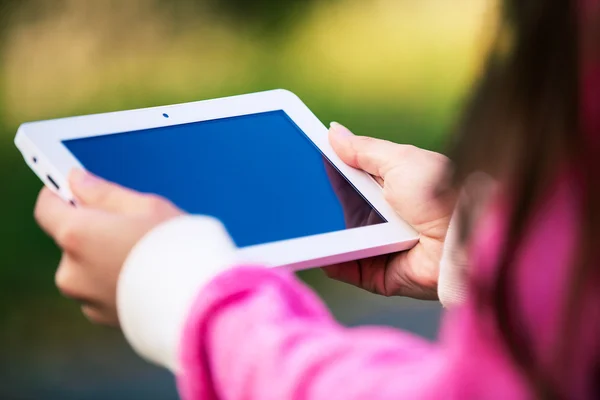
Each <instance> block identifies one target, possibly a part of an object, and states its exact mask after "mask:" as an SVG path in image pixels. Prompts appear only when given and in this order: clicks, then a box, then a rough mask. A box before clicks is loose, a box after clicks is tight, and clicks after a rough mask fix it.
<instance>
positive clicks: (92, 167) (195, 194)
mask: <svg viewBox="0 0 600 400" xmlns="http://www.w3.org/2000/svg"><path fill="white" fill-rule="evenodd" d="M63 144H64V145H65V146H66V147H67V148H68V150H69V151H71V153H73V155H74V156H75V157H76V158H77V159H78V160H79V161H80V162H81V164H82V165H83V166H84V167H85V168H86V169H87V170H89V171H90V172H92V173H94V174H96V175H98V176H101V177H103V178H105V179H108V180H110V181H113V182H116V183H118V184H121V185H123V186H125V187H128V188H131V189H134V190H137V191H140V192H144V193H155V194H158V195H161V196H163V197H165V198H167V199H169V200H171V201H172V202H173V203H174V204H176V205H177V206H178V207H180V208H181V209H183V210H185V211H187V212H189V213H192V214H203V215H211V216H214V217H216V218H218V219H219V220H221V221H222V222H223V223H224V224H225V226H226V228H227V230H228V231H229V233H230V234H231V236H232V238H233V240H234V242H235V243H236V244H237V245H238V246H239V247H245V246H252V245H257V244H262V243H268V242H274V241H279V240H285V239H293V238H299V237H303V236H309V235H315V234H320V233H327V232H334V231H340V230H344V229H349V228H355V227H359V226H365V225H374V224H379V223H383V222H386V221H385V220H384V219H383V217H381V215H380V214H379V213H377V211H375V210H374V209H373V207H372V206H371V205H370V204H369V203H368V202H367V201H366V200H365V199H364V198H363V197H362V196H361V195H360V194H359V193H358V192H357V191H356V190H355V188H354V187H353V186H352V185H351V184H350V183H349V182H348V181H347V180H346V179H345V178H344V177H343V176H342V175H341V174H340V172H339V171H338V170H337V169H336V168H335V167H334V166H333V165H332V164H331V163H330V162H329V161H328V160H327V159H326V158H325V157H324V156H323V154H322V153H321V152H320V150H319V149H318V148H317V147H316V146H315V145H314V144H313V143H312V141H310V139H309V138H308V137H307V136H306V135H305V134H304V132H302V131H301V130H300V128H298V126H297V125H296V124H295V123H294V122H293V121H292V120H291V119H290V118H289V117H288V116H287V114H286V113H285V112H284V111H272V112H266V113H260V114H251V115H245V116H237V117H231V118H223V119H218V120H210V121H202V122H195V123H190V124H183V125H175V126H168V127H161V128H153V129H147V130H140V131H134V132H123V133H114V134H110V135H102V136H95V137H89V138H82V139H72V140H66V141H64V142H63Z"/></svg>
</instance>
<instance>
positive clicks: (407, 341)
mask: <svg viewBox="0 0 600 400" xmlns="http://www.w3.org/2000/svg"><path fill="white" fill-rule="evenodd" d="M572 189H573V188H571V187H570V184H569V181H568V180H566V179H564V180H562V181H561V182H560V183H559V184H557V186H556V188H555V190H553V195H552V196H551V197H550V198H549V199H548V202H547V203H546V205H545V208H544V209H543V211H542V216H541V217H540V218H539V219H538V222H537V224H536V226H535V227H534V228H535V232H536V234H532V235H529V237H530V240H529V242H528V243H527V245H526V247H525V248H526V249H527V250H526V251H525V252H524V253H523V254H522V255H521V257H520V264H519V267H520V268H519V270H518V271H519V274H518V275H519V276H518V280H517V281H516V282H514V284H515V285H516V288H517V292H518V295H519V298H518V302H519V304H520V305H521V307H522V309H523V310H524V313H525V316H526V320H527V321H529V323H528V325H527V326H526V327H523V328H524V329H527V330H528V331H529V332H532V334H533V336H534V337H535V338H536V345H537V348H536V350H537V351H538V352H539V353H538V354H539V355H540V357H542V358H543V356H544V354H545V351H544V350H545V349H547V348H549V347H551V346H553V344H554V340H555V338H556V325H555V324H556V323H557V321H556V316H557V315H558V313H557V310H558V309H559V303H560V301H561V300H562V299H561V296H560V294H561V293H562V289H563V287H564V279H565V278H564V277H565V274H566V272H567V270H568V268H569V266H570V265H571V254H570V249H571V248H572V246H573V244H574V243H575V241H576V240H577V237H576V236H575V231H576V230H575V228H576V227H575V225H574V222H573V221H576V218H575V215H574V210H575V208H574V201H575V199H574V197H573V193H575V191H574V190H572ZM485 215H486V216H485V218H483V220H482V222H481V226H480V227H479V229H478V233H477V235H476V237H477V238H478V241H477V242H478V243H477V246H475V248H477V249H479V251H476V252H474V254H473V256H472V259H473V260H474V265H477V267H478V268H477V269H476V274H477V276H478V277H479V278H481V279H483V280H484V281H485V280H486V279H490V277H491V275H492V273H493V271H492V270H491V269H490V268H489V265H491V261H492V260H495V259H496V258H497V256H498V254H497V250H498V243H499V240H498V239H499V237H500V236H499V235H501V233H502V229H503V226H502V223H501V220H500V219H499V215H500V213H499V210H490V211H489V212H487V213H486V214H485ZM198 238H202V240H201V241H199V239H198ZM198 243H203V244H205V245H203V246H198ZM235 264H236V260H235V249H234V248H233V245H232V244H231V241H230V240H229V239H228V237H227V235H226V233H225V231H224V229H223V228H222V226H221V225H220V224H218V223H217V222H215V221H213V220H211V219H208V218H206V217H183V218H180V219H177V220H174V221H171V222H168V223H166V224H164V225H162V226H160V227H159V228H157V229H155V230H154V231H153V232H151V233H150V234H149V235H148V236H147V237H145V238H144V239H143V240H142V241H141V242H140V243H139V244H138V245H137V247H136V248H135V249H134V251H133V252H132V254H131V255H130V257H129V259H128V261H127V263H126V265H125V267H124V270H123V272H122V275H121V278H120V283H119V296H118V303H119V313H120V318H121V324H122V327H123V330H124V333H125V335H126V337H127V338H128V340H129V341H130V343H131V344H132V346H133V347H134V349H136V350H137V351H138V352H139V353H140V354H141V355H142V356H144V357H146V358H147V359H148V360H150V361H153V362H155V363H158V364H161V365H164V366H167V367H168V368H170V369H171V370H172V371H173V372H174V373H175V374H176V375H177V380H178V387H179V391H180V394H181V397H182V398H183V399H187V400H194V399H248V400H251V399H332V398H334V399H399V398H407V399H415V398H419V399H440V398H444V399H480V398H486V399H524V398H528V397H529V395H530V394H529V392H528V389H527V386H526V384H525V383H524V381H523V379H522V377H521V375H520V373H519V372H518V371H517V370H516V368H515V367H514V365H513V364H512V362H511V360H510V359H509V358H508V357H507V356H506V352H505V350H504V349H503V347H502V345H501V342H500V341H499V338H498V333H497V331H496V329H495V327H494V326H493V324H492V323H490V321H489V320H488V319H487V318H486V317H485V316H484V315H482V314H480V313H479V312H477V311H476V309H475V307H474V304H472V302H470V301H469V300H467V301H466V303H464V304H463V305H460V306H457V307H454V308H451V309H449V310H448V311H447V314H446V315H445V317H444V323H443V329H442V332H441V334H440V339H439V341H437V342H435V343H430V342H427V341H425V340H423V339H421V338H419V337H415V336H414V335H412V334H409V333H406V332H402V331H398V330H394V329H389V328H384V327H364V328H353V329H349V328H345V327H342V326H340V325H339V324H338V323H337V322H336V321H334V320H333V319H332V317H331V315H330V314H329V312H328V311H327V309H326V308H325V307H324V305H323V304H322V302H321V301H320V299H319V298H318V297H316V296H315V295H314V294H313V293H312V292H311V291H310V290H309V289H308V288H307V287H305V286H304V285H303V284H302V283H300V282H299V281H298V280H297V279H295V277H294V276H293V275H292V274H291V273H289V272H287V271H285V270H281V269H269V268H264V267H261V266H258V267H251V266H245V267H235V268H230V266H231V265H235ZM237 264H238V265H239V261H237ZM468 298H469V297H468V296H467V299H468ZM595 300H596V301H594V302H593V303H590V305H591V307H590V309H589V310H588V311H589V312H591V313H596V314H594V315H596V316H598V315H599V314H598V305H599V304H600V302H598V301H597V300H598V297H597V296H596V297H595ZM592 306H593V307H592ZM590 315H592V314H590ZM599 334H600V332H586V331H584V334H582V335H581V348H580V349H581V352H579V353H578V354H576V357H577V359H578V363H577V366H578V367H577V368H575V369H573V370H570V371H563V372H562V373H563V380H564V383H565V385H566V387H567V388H568V390H569V393H572V395H573V396H572V398H573V399H584V398H586V394H587V393H590V385H591V384H592V382H588V381H585V380H584V379H582V377H584V376H586V374H584V373H583V372H584V371H586V370H587V369H588V368H590V363H591V362H593V361H595V360H598V359H599V358H598V357H599V356H600V351H599V350H600V349H599V347H598V342H599V341H598V340H597V338H598V337H600V336H599Z"/></svg>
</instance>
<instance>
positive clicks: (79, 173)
mask: <svg viewBox="0 0 600 400" xmlns="http://www.w3.org/2000/svg"><path fill="white" fill-rule="evenodd" d="M71 179H73V182H74V183H75V184H77V185H79V186H94V185H96V184H97V183H98V182H99V181H100V180H99V179H98V178H96V177H95V176H94V175H92V174H90V173H89V172H86V171H84V170H82V169H75V170H73V172H71Z"/></svg>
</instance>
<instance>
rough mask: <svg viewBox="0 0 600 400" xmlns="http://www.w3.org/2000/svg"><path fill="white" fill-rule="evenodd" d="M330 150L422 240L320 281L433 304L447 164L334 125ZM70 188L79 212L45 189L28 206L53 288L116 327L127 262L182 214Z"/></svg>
mask: <svg viewBox="0 0 600 400" xmlns="http://www.w3.org/2000/svg"><path fill="white" fill-rule="evenodd" d="M330 142H331V144H332V146H333V148H334V149H335V151H336V152H337V154H338V155H339V156H340V158H341V159H342V160H343V161H344V162H346V163H347V164H349V165H350V166H352V167H355V168H358V169H362V170H364V171H366V172H368V173H370V174H371V175H373V176H374V177H375V178H376V180H377V181H378V182H379V183H380V185H381V186H382V187H383V192H384V195H385V198H386V199H387V201H388V202H389V203H390V204H391V205H392V206H393V207H394V209H395V210H396V211H397V212H398V213H399V214H400V216H401V217H402V218H404V220H406V221H407V222H408V223H409V224H411V225H412V226H413V227H414V228H415V229H416V230H417V231H418V232H420V234H421V238H420V242H419V244H417V246H415V247H414V248H413V249H411V250H409V251H406V252H402V253H399V254H394V255H387V256H381V257H374V258H371V259H366V260H360V261H354V262H349V263H344V264H340V265H334V266H330V267H326V268H324V270H325V272H326V273H327V275H328V276H330V277H331V278H334V279H338V280H340V281H343V282H347V283H350V284H352V285H356V286H359V287H361V288H363V289H366V290H369V291H372V292H374V293H379V294H383V295H387V296H391V295H404V296H411V297H415V298H420V299H435V298H437V277H438V264H439V260H440V257H441V252H442V246H443V241H444V238H445V235H446V230H447V228H448V223H449V220H450V216H451V213H452V209H453V207H454V201H455V199H454V196H453V195H452V194H448V195H447V196H446V197H444V198H438V197H436V196H434V188H435V186H436V184H437V182H438V181H439V178H440V174H441V173H443V171H444V170H445V168H447V165H448V160H447V159H446V158H445V157H444V156H442V155H440V154H438V153H433V152H429V151H426V150H422V149H418V148H416V147H413V146H405V145H399V144H394V143H391V142H387V141H382V140H377V139H372V138H368V137H359V136H354V135H352V134H351V133H350V132H349V131H348V130H347V129H346V128H344V127H343V126H341V125H339V124H332V129H331V130H330ZM407 171H410V173H408V172H407ZM69 184H70V187H71V190H72V192H73V194H74V196H75V198H76V199H77V201H78V204H79V206H78V207H73V206H71V205H70V204H67V203H65V202H64V201H62V200H61V199H60V198H59V197H57V196H56V195H54V194H53V193H52V192H51V191H50V190H48V189H47V188H44V189H42V191H41V192H40V195H39V197H38V200H37V203H36V206H35V218H36V221H37V222H38V224H39V225H40V227H41V228H42V229H43V230H44V231H45V232H46V233H47V234H48V235H49V236H50V237H51V238H52V239H53V240H54V241H55V242H56V244H57V245H58V246H59V247H60V249H61V250H62V259H61V262H60V265H59V266H58V269H57V271H56V285H57V287H58V289H59V290H60V291H61V293H62V294H63V295H65V296H66V297H69V298H72V299H74V300H77V301H79V302H80V303H81V304H82V306H81V308H82V312H83V313H84V314H85V316H86V317H87V318H88V319H90V320H91V321H93V322H95V323H99V324H105V325H113V326H117V325H118V316H117V310H116V287H117V281H118V277H119V273H120V270H121V267H122V265H123V263H124V262H125V259H126V258H127V255H128V254H129V253H130V251H131V249H132V248H133V246H135V244H136V243H137V242H138V241H139V240H140V239H141V238H142V237H143V236H144V235H145V234H146V233H148V232H149V231H150V230H152V229H153V228H154V227H156V226H157V225H159V224H161V223H163V222H165V221H167V220H169V219H171V218H175V217H177V216H180V215H182V214H183V212H182V211H181V210H179V209H178V208H177V207H175V206H174V205H173V204H171V203H170V202H169V201H167V200H165V199H163V198H161V197H158V196H155V195H149V194H144V193H137V192H134V191H131V190H128V189H125V188H123V187H120V186H118V185H116V184H113V183H110V182H107V181H104V180H102V179H100V178H98V177H96V176H93V175H91V174H89V173H87V172H84V171H81V170H75V171H73V172H72V173H71V175H70V177H69ZM342 204H343V201H342ZM350 217H351V216H347V218H350Z"/></svg>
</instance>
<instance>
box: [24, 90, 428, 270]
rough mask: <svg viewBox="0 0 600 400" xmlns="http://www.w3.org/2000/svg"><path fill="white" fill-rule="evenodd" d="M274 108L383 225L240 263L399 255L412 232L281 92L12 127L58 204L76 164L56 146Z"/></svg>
mask: <svg viewBox="0 0 600 400" xmlns="http://www.w3.org/2000/svg"><path fill="white" fill-rule="evenodd" d="M277 110H283V111H284V112H285V113H286V114H287V115H288V116H289V117H290V118H291V119H292V120H293V121H294V122H295V123H296V125H298V127H299V128H300V129H301V130H302V131H303V132H304V133H305V134H306V135H307V136H308V138H309V139H310V140H311V141H312V142H313V143H314V144H315V145H317V147H318V148H319V149H320V150H321V151H322V152H323V154H324V155H325V156H326V157H327V158H328V159H329V160H330V161H331V162H332V163H333V164H334V165H335V166H336V167H337V168H338V169H339V171H340V172H341V173H342V174H343V175H345V176H346V178H347V179H348V180H349V181H350V182H351V183H352V184H353V185H354V186H355V187H356V188H357V189H358V190H359V191H360V192H361V193H362V194H363V196H364V197H365V198H366V199H367V200H368V201H369V202H370V203H371V205H372V206H373V207H375V209H376V210H377V211H378V212H379V213H380V214H381V215H382V216H383V217H384V218H385V219H386V220H387V221H388V222H387V223H382V224H378V225H371V226H365V227H360V228H353V229H348V230H344V231H339V232H331V233H324V234H319V235H314V236H308V237H302V238H298V239H290V240H283V241H278V242H273V243H266V244H261V245H256V246H251V247H244V248H241V249H240V252H241V257H242V259H244V260H245V261H247V262H251V263H255V262H256V263H264V264H266V265H271V266H287V267H290V268H292V269H304V268H311V267H318V266H325V265H329V264H333V263H339V262H344V261H350V260H356V259H361V258H366V257H370V256H375V255H380V254H386V253H391V252H396V251H401V250H406V249H408V248H410V247H412V246H414V245H415V244H416V243H417V242H418V234H417V232H416V231H415V230H414V229H413V228H412V227H410V226H409V225H408V224H407V223H406V222H404V221H403V220H402V219H401V218H400V216H399V215H398V214H397V213H396V212H395V211H394V210H393V209H392V208H391V207H390V205H389V204H388V203H387V202H386V201H385V199H384V197H383V194H382V190H381V187H380V186H379V185H378V184H377V182H376V181H375V180H374V179H373V178H372V177H371V176H370V175H368V174H366V173H364V172H362V171H359V170H356V169H354V168H351V167H349V166H348V165H346V164H345V163H344V162H342V161H341V160H340V158H339V157H338V156H337V155H336V153H335V152H334V151H333V149H332V147H331V145H330V144H329V140H328V135H327V132H328V130H327V128H326V127H325V126H324V125H323V124H322V123H321V121H319V119H318V118H317V117H316V116H315V115H314V114H313V113H312V112H311V111H310V110H309V109H308V107H307V106H306V105H305V104H304V103H303V102H302V101H301V100H300V99H299V98H298V97H297V96H296V95H295V94H293V93H291V92H289V91H287V90H283V89H277V90H271V91H266V92H259V93H252V94H245V95H239V96H233V97H226V98H220V99H214V100H205V101H198V102H192V103H185V104H178V105H169V106H162V107H152V108H145V109H138V110H130V111H120V112H112V113H105V114H95V115H86V116H77V117H70V118H62V119H55V120H48V121H38V122H29V123H25V124H23V125H21V126H20V127H19V130H18V132H17V135H16V137H15V145H16V146H17V148H18V149H19V150H20V151H21V153H22V154H23V157H24V158H25V161H26V162H27V164H28V165H29V167H30V168H31V169H32V170H33V171H34V172H35V173H36V175H38V177H39V178H40V179H41V180H42V181H43V182H44V183H45V184H46V186H48V187H49V188H50V189H51V190H53V191H54V192H55V193H57V194H58V195H60V196H61V197H62V198H63V199H65V200H66V201H71V200H72V194H71V192H70V191H69V188H68V184H67V176H68V173H69V171H71V170H72V169H73V168H76V167H77V168H83V166H82V165H81V164H80V162H79V161H78V160H77V159H76V158H75V157H74V156H73V154H71V153H70V152H69V151H68V150H67V148H66V147H65V146H64V145H63V143H62V141H64V140H68V139H78V138H85V137H91V136H100V135H110V134H117V133H123V132H131V131H138V130H143V129H149V128H157V127H164V126H171V125H180V124H187V123H192V122H198V121H206V120H214V119H219V118H226V117H233V116H239V115H248V114H256V113H262V112H267V111H277ZM166 115H168V117H167V116H166ZM48 177H51V178H48ZM49 179H50V180H49ZM52 181H54V183H56V185H57V186H58V187H59V188H57V187H56V186H55V185H54V184H53V183H52Z"/></svg>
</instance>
